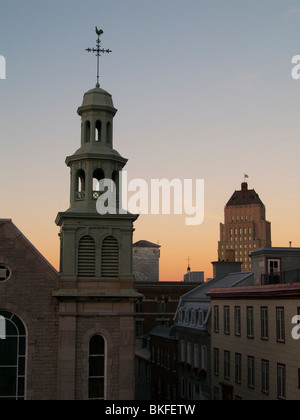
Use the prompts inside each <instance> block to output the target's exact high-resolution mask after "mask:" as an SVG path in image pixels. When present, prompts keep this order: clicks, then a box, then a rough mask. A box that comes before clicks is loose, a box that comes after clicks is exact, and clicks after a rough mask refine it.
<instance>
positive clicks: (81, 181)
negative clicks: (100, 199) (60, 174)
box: [75, 169, 85, 200]
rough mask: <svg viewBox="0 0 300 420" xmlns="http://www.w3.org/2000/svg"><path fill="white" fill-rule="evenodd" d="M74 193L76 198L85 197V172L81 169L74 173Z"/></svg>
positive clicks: (81, 198)
mask: <svg viewBox="0 0 300 420" xmlns="http://www.w3.org/2000/svg"><path fill="white" fill-rule="evenodd" d="M75 194H76V199H77V200H83V199H84V198H85V172H84V171H83V170H82V169H79V171H77V173H76V185H75Z"/></svg>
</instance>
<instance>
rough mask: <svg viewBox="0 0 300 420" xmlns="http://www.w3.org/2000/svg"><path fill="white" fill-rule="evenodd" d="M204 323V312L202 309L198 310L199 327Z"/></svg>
mask: <svg viewBox="0 0 300 420" xmlns="http://www.w3.org/2000/svg"><path fill="white" fill-rule="evenodd" d="M203 324H204V313H203V311H201V310H200V311H199V327H202V326H203Z"/></svg>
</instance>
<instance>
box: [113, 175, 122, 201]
mask: <svg viewBox="0 0 300 420" xmlns="http://www.w3.org/2000/svg"><path fill="white" fill-rule="evenodd" d="M112 180H113V182H114V184H115V188H116V197H117V203H119V198H120V194H119V193H120V191H119V188H120V174H119V172H118V171H114V172H113V174H112Z"/></svg>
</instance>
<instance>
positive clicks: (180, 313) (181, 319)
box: [178, 309, 184, 324]
mask: <svg viewBox="0 0 300 420" xmlns="http://www.w3.org/2000/svg"><path fill="white" fill-rule="evenodd" d="M183 314H184V312H183V310H182V309H180V310H179V313H178V323H179V324H182V321H183Z"/></svg>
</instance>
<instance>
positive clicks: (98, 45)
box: [86, 26, 112, 88]
mask: <svg viewBox="0 0 300 420" xmlns="http://www.w3.org/2000/svg"><path fill="white" fill-rule="evenodd" d="M96 34H97V35H98V39H97V41H96V48H87V49H86V51H87V52H92V53H95V55H96V57H97V84H96V87H97V88H99V87H100V83H99V79H100V56H101V55H102V54H104V53H108V54H109V53H111V52H112V51H111V50H105V49H104V48H101V39H100V36H101V35H102V34H103V31H102V29H98V28H97V26H96Z"/></svg>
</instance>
